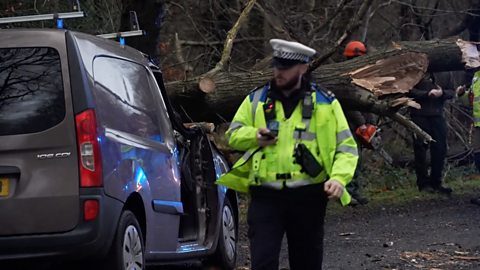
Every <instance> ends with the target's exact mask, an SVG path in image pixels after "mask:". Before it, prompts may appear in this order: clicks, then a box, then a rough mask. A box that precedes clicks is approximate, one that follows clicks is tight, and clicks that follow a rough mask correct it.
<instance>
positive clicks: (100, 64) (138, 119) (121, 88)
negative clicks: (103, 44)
mask: <svg viewBox="0 0 480 270" xmlns="http://www.w3.org/2000/svg"><path fill="white" fill-rule="evenodd" d="M93 69H94V77H95V78H94V79H95V91H94V95H95V101H96V102H97V114H98V115H99V118H100V121H101V122H102V124H103V125H105V126H106V127H109V128H112V129H116V130H120V131H124V132H128V133H130V134H133V135H137V136H141V137H143V138H149V139H152V140H156V141H163V137H162V136H161V135H162V134H161V132H160V127H159V121H158V118H157V114H158V112H157V106H156V99H155V97H154V96H153V94H152V91H151V89H150V84H149V78H148V72H147V70H146V69H145V68H144V67H143V66H142V65H139V64H136V63H133V62H129V61H125V60H121V59H117V58H110V57H97V58H96V59H95V61H94V63H93Z"/></svg>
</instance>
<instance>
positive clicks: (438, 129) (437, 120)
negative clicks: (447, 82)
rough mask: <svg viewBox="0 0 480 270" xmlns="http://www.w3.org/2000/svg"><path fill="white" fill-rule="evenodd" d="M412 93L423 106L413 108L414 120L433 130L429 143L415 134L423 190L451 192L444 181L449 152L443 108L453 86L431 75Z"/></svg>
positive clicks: (411, 114) (418, 173)
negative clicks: (441, 84)
mask: <svg viewBox="0 0 480 270" xmlns="http://www.w3.org/2000/svg"><path fill="white" fill-rule="evenodd" d="M409 96H410V97H412V98H414V100H415V101H416V102H417V103H419V104H420V106H421V108H420V109H415V108H410V117H411V119H412V121H413V122H414V123H415V124H417V125H418V126H419V127H420V128H421V129H423V130H424V131H425V132H427V133H428V134H430V136H432V138H433V140H434V141H433V142H431V143H429V144H428V143H426V142H425V141H423V140H422V139H420V138H418V137H416V136H415V135H414V142H413V150H414V153H415V173H416V175H417V186H418V189H419V190H420V191H425V192H439V193H442V194H450V193H452V189H451V188H449V187H445V186H444V185H443V184H442V175H443V167H444V163H445V156H446V154H447V123H446V121H445V117H444V113H443V109H444V103H445V101H446V100H448V99H451V98H453V97H454V96H455V91H454V90H447V89H442V88H441V87H440V86H438V85H436V84H435V83H433V81H432V80H431V79H429V78H424V79H422V80H421V81H420V82H419V83H418V84H417V85H415V87H414V89H412V90H411V91H410V93H409ZM428 148H430V174H428V169H429V165H428V163H427V150H428Z"/></svg>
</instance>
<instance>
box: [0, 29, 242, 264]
mask: <svg viewBox="0 0 480 270" xmlns="http://www.w3.org/2000/svg"><path fill="white" fill-rule="evenodd" d="M227 169H228V166H227V163H226V161H225V159H224V158H223V157H222V156H221V155H220V154H219V152H218V150H217V149H216V148H215V146H214V145H213V143H212V142H210V141H209V139H208V137H207V135H206V134H205V132H204V131H203V130H202V129H201V128H198V127H194V128H189V129H186V128H185V127H184V125H183V123H181V122H180V121H178V120H176V118H175V113H174V111H173V110H172V107H171V105H170V103H169V101H168V99H167V97H166V91H165V88H164V85H163V82H162V77H161V72H160V71H159V70H158V69H157V68H156V67H155V66H154V65H152V64H151V63H150V62H149V61H148V59H147V58H146V57H145V56H144V55H143V54H142V53H140V52H139V51H137V50H134V49H132V48H129V47H125V46H121V45H119V44H118V43H116V42H113V41H109V40H104V39H101V38H98V37H94V36H90V35H87V34H82V33H76V32H71V31H65V30H31V29H29V30H0V263H1V261H2V260H11V259H22V258H38V257H49V256H65V257H67V258H74V259H82V260H89V259H92V260H93V259H102V261H105V262H107V264H108V267H106V268H105V269H145V265H146V264H149V263H155V264H157V263H171V262H180V261H185V260H189V261H190V260H192V259H199V258H201V259H207V260H208V261H210V262H213V263H216V264H218V265H219V266H220V267H221V268H222V269H233V268H234V266H235V261H236V244H237V236H238V235H237V234H238V232H237V228H238V208H237V197H236V194H235V193H234V192H233V191H231V190H228V189H226V188H225V187H222V186H217V185H215V184H214V182H215V180H216V178H217V177H219V175H220V174H222V173H224V172H225V171H226V170H227Z"/></svg>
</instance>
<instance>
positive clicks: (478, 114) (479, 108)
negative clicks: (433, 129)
mask: <svg viewBox="0 0 480 270" xmlns="http://www.w3.org/2000/svg"><path fill="white" fill-rule="evenodd" d="M472 74H473V79H472ZM466 75H467V80H468V81H469V82H470V79H471V83H470V86H469V87H466V86H460V87H458V88H457V90H456V91H457V94H458V95H459V96H461V95H463V94H464V93H465V90H467V88H468V90H469V97H471V99H470V102H471V104H472V108H473V126H474V130H473V136H472V144H473V158H474V162H475V167H476V168H477V171H478V172H480V68H478V67H477V68H474V69H467V70H466ZM471 202H472V203H473V204H476V205H479V206H480V197H477V198H473V199H471Z"/></svg>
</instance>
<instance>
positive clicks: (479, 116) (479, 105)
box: [471, 71, 480, 127]
mask: <svg viewBox="0 0 480 270" xmlns="http://www.w3.org/2000/svg"><path fill="white" fill-rule="evenodd" d="M471 87H472V91H473V124H474V126H475V127H480V71H477V72H475V74H474V75H473V80H472V86H471Z"/></svg>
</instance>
